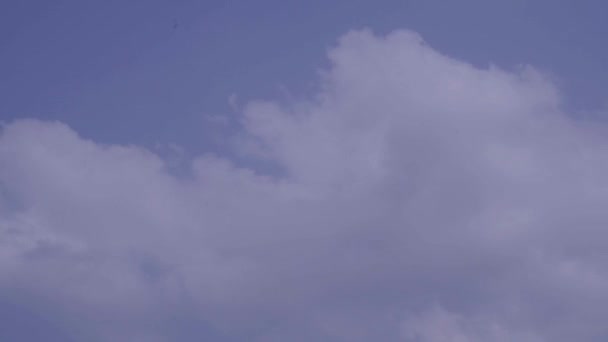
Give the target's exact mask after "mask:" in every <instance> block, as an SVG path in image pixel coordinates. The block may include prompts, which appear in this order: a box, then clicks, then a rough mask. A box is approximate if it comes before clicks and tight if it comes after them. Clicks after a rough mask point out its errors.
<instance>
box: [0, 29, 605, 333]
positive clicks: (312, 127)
mask: <svg viewBox="0 0 608 342" xmlns="http://www.w3.org/2000/svg"><path fill="white" fill-rule="evenodd" d="M329 58H330V60H331V67H330V68H329V69H328V70H325V71H323V72H322V75H321V82H320V87H319V90H318V93H316V94H315V95H314V96H312V97H310V98H309V99H307V100H300V101H296V100H293V101H292V102H291V103H278V102H254V103H250V104H248V105H247V106H246V108H245V109H244V110H243V113H242V116H241V117H240V119H241V120H242V121H241V122H240V123H239V124H240V126H241V128H242V129H241V130H240V133H239V134H238V135H237V136H234V137H232V138H230V139H231V144H232V145H233V146H234V147H235V151H236V153H235V155H239V156H242V157H244V158H243V160H246V161H248V162H242V161H239V162H236V161H234V160H232V161H231V160H229V159H227V158H225V157H222V156H201V157H200V158H196V159H194V160H192V163H191V168H190V169H189V170H188V175H181V176H175V173H174V172H171V170H170V169H171V165H172V163H169V162H168V161H167V160H165V159H163V158H161V157H160V156H159V155H157V154H155V153H153V152H151V151H150V150H147V149H144V148H140V147H136V146H115V145H111V146H106V145H101V144H97V143H95V142H92V141H88V140H86V139H83V138H81V137H79V136H78V135H77V133H75V132H73V131H72V130H71V129H70V128H69V127H67V126H65V125H63V124H61V123H54V122H40V121H28V120H21V121H16V122H12V123H8V124H6V125H5V126H4V127H3V129H2V133H1V136H0V321H2V322H3V323H1V324H2V326H3V328H2V329H1V330H0V339H2V340H5V339H6V340H20V341H38V340H40V336H44V339H45V340H47V341H201V340H207V341H260V342H262V341H263V342H267V341H268V342H270V341H294V342H298V341H406V342H445V341H447V342H478V341H479V342H481V341H534V342H536V341H564V342H565V341H603V340H605V338H606V336H608V329H607V328H605V327H606V324H605V318H606V317H608V309H607V306H606V304H607V302H608V253H607V252H606V241H608V234H607V233H606V227H607V224H608V211H607V210H606V205H607V204H608V140H607V139H606V138H605V137H604V135H602V132H603V131H604V128H603V127H602V126H601V124H599V123H589V122H581V121H577V120H575V119H573V118H571V117H570V116H568V115H567V114H566V113H563V112H562V111H561V110H560V96H559V94H558V92H557V91H556V88H555V86H554V85H553V84H552V82H551V81H550V80H548V79H547V78H546V77H544V76H543V75H542V74H541V73H539V72H537V71H535V70H534V69H533V68H530V67H522V68H521V69H519V70H514V71H505V70H500V69H497V68H494V67H489V68H487V69H477V68H474V67H472V66H471V65H469V64H467V63H463V62H460V61H457V60H454V59H451V58H449V57H447V56H443V55H441V54H440V53H438V52H436V51H434V50H433V49H432V48H430V47H428V46H426V45H425V43H424V42H423V41H422V39H421V38H420V37H418V36H417V35H416V34H414V33H412V32H406V31H399V32H394V33H392V34H390V35H388V36H386V37H377V36H374V35H373V34H372V33H370V32H368V31H357V32H351V33H348V34H347V35H345V36H344V37H342V38H341V39H340V41H339V43H338V45H337V46H336V47H335V48H333V49H332V50H331V51H330V52H329ZM294 67H295V66H294ZM142 125H145V123H142ZM239 160H240V159H239ZM247 165H273V168H272V169H273V170H275V169H276V170H278V171H273V172H270V171H264V170H266V168H263V167H255V166H247ZM254 168H255V169H256V170H257V171H256V170H254ZM7 322H8V323H7ZM36 334H39V335H36Z"/></svg>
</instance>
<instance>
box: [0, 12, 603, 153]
mask: <svg viewBox="0 0 608 342" xmlns="http://www.w3.org/2000/svg"><path fill="white" fill-rule="evenodd" d="M0 6H1V7H0V25H1V27H0V52H1V53H0V75H1V80H2V81H1V82H0V87H2V88H1V89H0V96H1V98H0V100H1V101H0V113H1V114H0V115H1V117H2V119H4V120H5V121H6V120H11V119H15V118H21V117H34V118H41V119H48V120H60V121H62V122H65V123H67V124H69V125H70V126H71V127H73V128H74V129H76V130H77V131H78V132H80V133H81V134H82V135H84V136H85V137H89V138H92V139H95V140H98V141H103V142H120V143H127V142H128V143H137V144H145V145H147V146H152V145H154V144H156V143H159V142H160V143H167V142H173V143H176V144H179V145H182V146H183V147H185V148H186V149H188V150H192V151H193V152H198V151H207V150H209V149H214V148H217V147H218V146H217V144H218V141H217V136H216V135H218V133H217V130H218V127H217V126H214V125H211V124H210V123H209V121H208V120H205V117H206V115H217V114H221V115H226V114H230V113H231V110H230V106H229V105H228V98H229V97H230V96H231V94H235V95H236V96H237V99H238V100H239V101H240V102H241V103H242V102H246V101H247V100H251V99H258V98H277V97H285V96H288V95H287V94H289V93H293V94H297V96H303V95H305V94H307V93H309V92H310V90H311V89H314V84H315V82H316V81H315V80H316V77H317V75H316V70H317V69H318V68H319V67H321V66H324V65H326V64H327V61H326V57H325V54H326V51H327V49H328V48H329V47H331V46H333V45H334V44H335V43H336V40H337V38H338V37H339V36H340V35H342V34H344V33H345V32H347V31H348V30H350V29H361V28H365V27H368V28H371V29H373V30H374V31H375V32H377V33H380V34H382V33H387V32H390V31H391V30H394V29H400V28H405V29H410V30H414V31H416V32H418V33H419V34H421V35H422V36H423V37H424V39H425V40H426V41H427V42H428V43H429V44H430V45H431V46H432V47H434V48H436V49H438V50H439V51H441V52H442V53H445V54H447V55H449V56H451V57H454V58H457V59H462V60H464V61H467V62H470V63H473V64H475V65H479V66H487V65H489V64H495V65H498V66H500V67H503V68H507V69H512V68H515V67H516V66H518V65H522V64H530V65H534V66H535V67H536V68H539V69H541V70H544V71H546V72H548V73H550V74H551V75H552V76H554V77H555V78H556V80H557V83H558V85H559V87H560V88H561V89H562V91H563V92H564V94H565V102H566V103H567V105H568V106H569V107H571V108H573V109H575V110H576V111H585V112H588V111H596V110H598V109H600V108H603V107H605V104H606V91H605V89H608V68H606V67H605V61H606V60H608V48H607V47H606V44H604V43H603V42H604V39H605V37H606V35H607V34H608V20H606V12H607V11H608V5H606V3H605V1H601V0H582V1H570V0H535V1H525V0H512V1H496V0H490V1H487V0H463V1H438V0H379V1H361V0H352V1H317V0H312V1H281V0H276V1H275V0H270V1H269V0H262V1H233V0H228V1H189V0H176V1H163V0H150V1H114V0H110V1H75V0H73V1H70V0H58V1H15V0H5V1H2V4H0ZM144 122H145V124H142V123H144ZM201 132H203V133H202V134H201ZM219 135H221V134H219ZM212 136H213V138H212Z"/></svg>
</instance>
